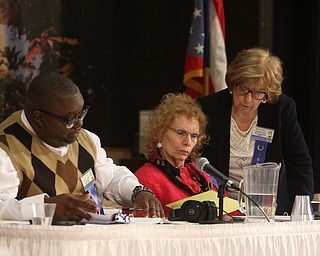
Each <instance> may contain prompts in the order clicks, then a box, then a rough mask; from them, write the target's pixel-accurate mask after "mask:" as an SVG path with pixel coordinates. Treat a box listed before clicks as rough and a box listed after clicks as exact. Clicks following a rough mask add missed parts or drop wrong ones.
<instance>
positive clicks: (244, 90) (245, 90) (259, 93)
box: [236, 84, 267, 100]
mask: <svg viewBox="0 0 320 256" xmlns="http://www.w3.org/2000/svg"><path fill="white" fill-rule="evenodd" d="M236 92H237V93H239V94H240V95H243V96H244V95H247V94H248V93H249V92H250V93H251V96H252V98H254V99H256V100H263V99H265V98H266V96H267V93H265V92H263V91H250V90H249V89H248V88H246V87H244V86H242V85H240V84H236Z"/></svg>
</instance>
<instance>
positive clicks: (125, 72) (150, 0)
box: [62, 0, 320, 192]
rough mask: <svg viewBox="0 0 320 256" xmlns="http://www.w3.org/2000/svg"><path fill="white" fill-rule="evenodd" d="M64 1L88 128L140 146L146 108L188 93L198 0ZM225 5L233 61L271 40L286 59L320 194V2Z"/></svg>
mask: <svg viewBox="0 0 320 256" xmlns="http://www.w3.org/2000/svg"><path fill="white" fill-rule="evenodd" d="M62 3H63V8H62V10H63V15H62V26H63V29H64V30H65V31H67V32H68V34H70V33H71V35H72V34H74V35H75V37H77V38H78V39H79V41H80V42H81V44H80V47H79V55H78V56H79V60H80V62H81V63H83V66H84V67H85V68H84V70H85V71H82V72H81V73H79V74H78V76H76V77H75V80H76V82H77V83H78V84H79V85H80V86H81V87H82V88H83V91H84V92H85V93H86V94H87V98H88V101H90V105H91V112H90V115H89V116H88V118H86V122H85V126H86V127H87V128H89V129H90V130H92V131H94V132H96V133H97V134H98V135H99V136H100V137H101V139H102V143H103V145H104V146H109V147H130V148H131V147H135V144H134V141H135V140H134V137H135V134H136V133H137V131H138V129H139V122H138V113H139V110H141V109H150V108H153V107H154V106H155V105H157V104H158V102H159V100H160V99H161V97H162V95H163V94H165V93H167V92H171V91H184V86H183V84H182V77H183V65H184V57H185V51H186V47H187V39H188V32H189V26H190V21H191V15H192V11H193V0H135V1H132V0H109V1H86V0H68V1H62ZM270 4H271V5H272V4H273V9H271V13H269V12H268V11H267V9H266V8H269V7H270ZM224 6H225V17H226V31H227V34H226V47H227V56H228V59H229V60H231V59H232V58H233V57H234V55H235V54H236V53H237V52H238V51H240V50H242V49H244V48H249V47H253V46H261V45H262V44H263V42H267V44H269V46H270V48H272V51H273V52H274V53H275V54H276V55H278V56H279V57H280V58H281V59H282V60H283V67H284V74H285V80H284V83H283V87H284V92H285V93H287V94H288V95H289V96H291V97H293V98H294V99H295V101H296V104H297V110H298V118H299V121H300V124H301V127H302V129H303V132H304V134H305V138H306V140H307V143H308V145H309V148H310V153H311V155H312V157H313V162H314V169H315V187H316V192H320V188H319V186H320V184H319V183H320V177H319V172H320V163H319V159H320V157H319V154H320V153H319V151H320V138H319V137H320V135H319V130H320V121H319V120H320V115H319V111H320V106H319V105H320V104H319V100H320V92H319V90H320V89H319V87H320V81H319V70H320V64H319V60H320V53H319V52H320V39H319V37H320V32H319V31H320V27H319V26H320V25H319V24H320V7H319V1H318V0H310V1H307V2H301V1H291V0H282V1H271V0H270V1H265V0H259V1H258V0H243V1H239V0H224ZM268 10H269V11H270V8H269V9H268ZM268 26H269V27H268ZM268 35H269V36H268ZM262 37H264V38H262ZM262 39H263V40H262ZM262 46H265V45H262Z"/></svg>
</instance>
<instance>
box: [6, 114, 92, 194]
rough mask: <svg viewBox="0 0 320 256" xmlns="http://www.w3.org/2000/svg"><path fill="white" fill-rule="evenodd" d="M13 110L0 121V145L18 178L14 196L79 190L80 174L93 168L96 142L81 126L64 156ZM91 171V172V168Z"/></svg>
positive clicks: (78, 191) (80, 185)
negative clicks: (31, 129)
mask: <svg viewBox="0 0 320 256" xmlns="http://www.w3.org/2000/svg"><path fill="white" fill-rule="evenodd" d="M20 117H21V111H18V112H15V113H14V114H12V115H11V116H10V117H9V118H8V119H6V120H5V121H4V122H3V123H2V124H1V125H0V147H1V148H2V149H3V150H5V151H6V152H7V154H8V155H9V157H10V159H11V161H12V163H13V165H14V167H15V168H16V170H17V172H18V176H19V179H20V185H19V191H18V196H17V199H22V198H24V197H27V196H33V195H37V194H41V193H47V194H48V195H49V196H55V195H59V194H63V193H78V194H83V193H84V189H83V186H82V183H81V181H80V177H81V175H82V174H83V173H84V172H86V171H87V170H88V169H89V168H91V169H92V171H93V172H94V163H95V160H96V146H95V145H94V143H93V141H92V140H91V138H90V137H89V135H88V133H87V132H85V131H84V130H82V131H81V132H80V134H79V136H78V138H77V140H76V141H74V142H73V143H71V144H69V148H68V152H67V154H66V155H65V156H58V155H56V154H55V153H53V152H51V151H50V150H49V149H48V148H47V147H46V146H45V145H44V144H43V142H42V141H41V139H40V138H39V137H38V136H37V135H35V134H32V133H31V132H30V131H29V130H28V129H27V128H26V127H25V126H24V124H23V123H22V121H21V118H20ZM94 173H95V172H94Z"/></svg>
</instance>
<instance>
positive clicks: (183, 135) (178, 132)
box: [169, 127, 200, 141]
mask: <svg viewBox="0 0 320 256" xmlns="http://www.w3.org/2000/svg"><path fill="white" fill-rule="evenodd" d="M169 129H171V130H172V131H174V133H175V134H176V135H178V137H180V138H186V137H188V136H189V135H190V138H191V140H193V141H195V140H197V139H198V137H199V135H200V134H199V133H196V132H187V131H186V130H184V129H181V128H176V129H175V128H171V127H169Z"/></svg>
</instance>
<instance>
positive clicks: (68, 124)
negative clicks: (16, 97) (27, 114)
mask: <svg viewBox="0 0 320 256" xmlns="http://www.w3.org/2000/svg"><path fill="white" fill-rule="evenodd" d="M36 110H37V111H40V112H41V113H44V114H46V115H48V116H50V117H52V118H54V119H56V120H59V121H61V122H63V123H65V125H66V128H67V129H71V128H72V127H73V126H74V125H75V124H76V123H77V122H78V121H82V120H83V119H84V118H85V116H86V115H87V113H88V110H89V106H86V107H85V108H84V109H83V110H82V112H81V113H80V114H78V115H76V116H74V117H72V118H70V119H67V118H64V117H61V116H57V115H55V114H52V113H50V112H48V111H45V110H42V109H36Z"/></svg>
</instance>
